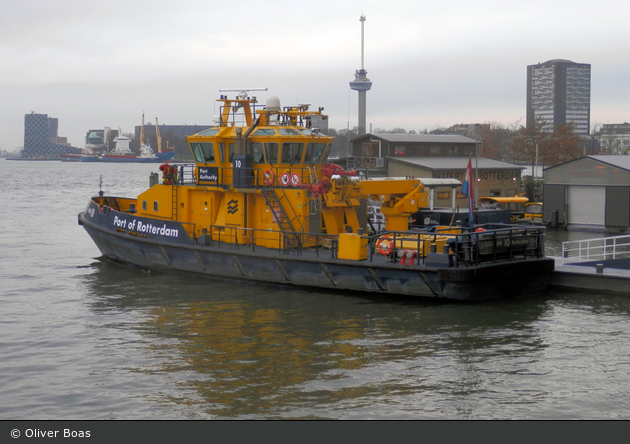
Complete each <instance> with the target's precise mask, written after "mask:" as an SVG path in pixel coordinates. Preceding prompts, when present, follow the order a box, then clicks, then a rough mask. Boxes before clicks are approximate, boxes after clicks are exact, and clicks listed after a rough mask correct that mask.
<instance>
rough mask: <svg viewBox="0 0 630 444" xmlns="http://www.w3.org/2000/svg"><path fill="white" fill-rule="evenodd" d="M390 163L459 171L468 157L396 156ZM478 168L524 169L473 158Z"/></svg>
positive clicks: (490, 160) (499, 162)
mask: <svg viewBox="0 0 630 444" xmlns="http://www.w3.org/2000/svg"><path fill="white" fill-rule="evenodd" d="M387 160H389V161H390V162H392V161H394V162H401V163H407V164H411V165H415V166H419V167H423V168H428V169H430V170H459V169H462V170H463V169H465V168H466V167H467V166H468V157H454V156H396V157H388V158H387ZM477 166H478V167H479V168H481V169H484V170H493V169H494V170H504V169H512V170H513V169H515V168H517V169H521V170H522V169H524V168H525V167H523V166H520V165H514V164H512V163H507V162H501V161H499V160H494V159H487V158H485V157H479V158H473V159H472V167H473V168H476V167H477Z"/></svg>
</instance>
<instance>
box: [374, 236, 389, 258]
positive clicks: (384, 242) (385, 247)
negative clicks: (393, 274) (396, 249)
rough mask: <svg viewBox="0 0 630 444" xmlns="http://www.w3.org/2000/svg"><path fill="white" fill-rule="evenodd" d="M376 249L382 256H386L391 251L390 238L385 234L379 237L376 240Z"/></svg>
mask: <svg viewBox="0 0 630 444" xmlns="http://www.w3.org/2000/svg"><path fill="white" fill-rule="evenodd" d="M376 251H378V252H379V253H381V254H382V255H383V256H388V255H389V254H390V253H391V252H392V239H391V238H390V237H387V236H383V237H380V238H379V239H378V240H377V241H376Z"/></svg>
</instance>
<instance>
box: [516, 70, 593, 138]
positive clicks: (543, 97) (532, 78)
mask: <svg viewBox="0 0 630 444" xmlns="http://www.w3.org/2000/svg"><path fill="white" fill-rule="evenodd" d="M526 115H527V117H526V120H527V122H526V124H527V126H528V127H529V126H531V125H533V124H534V122H536V121H541V122H542V123H543V129H544V130H546V131H554V130H555V128H556V125H567V124H569V123H572V124H573V131H574V132H575V133H576V134H581V135H588V134H589V132H590V123H591V120H590V115H591V65H590V64H587V63H575V62H572V61H570V60H563V59H555V60H549V61H547V62H544V63H538V64H536V65H529V66H528V67H527V114H526Z"/></svg>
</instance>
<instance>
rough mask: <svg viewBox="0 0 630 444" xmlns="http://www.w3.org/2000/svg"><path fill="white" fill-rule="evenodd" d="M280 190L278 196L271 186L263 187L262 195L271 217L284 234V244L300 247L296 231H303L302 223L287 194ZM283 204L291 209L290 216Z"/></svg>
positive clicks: (289, 246) (290, 246) (300, 242)
mask: <svg viewBox="0 0 630 444" xmlns="http://www.w3.org/2000/svg"><path fill="white" fill-rule="evenodd" d="M280 191H281V193H282V196H280V197H278V195H277V194H276V191H275V190H274V189H273V188H271V187H265V188H264V189H263V190H262V195H263V196H264V197H265V200H266V201H267V205H269V208H270V209H271V211H272V214H273V217H274V219H275V220H276V222H277V223H278V226H279V227H280V231H282V233H283V234H284V238H285V246H286V247H287V248H293V247H299V248H301V247H302V241H301V239H300V236H299V234H298V233H296V231H299V232H303V231H304V227H303V226H302V223H301V222H300V220H299V218H298V216H297V214H295V211H294V210H293V207H292V206H291V203H290V202H289V199H288V198H287V195H286V194H285V193H284V191H283V190H280ZM283 203H284V205H283ZM285 206H286V207H288V208H289V209H290V210H291V213H292V215H291V216H292V217H289V214H287V211H286V209H285ZM294 224H296V225H297V228H298V230H295V229H294V226H295V225H294Z"/></svg>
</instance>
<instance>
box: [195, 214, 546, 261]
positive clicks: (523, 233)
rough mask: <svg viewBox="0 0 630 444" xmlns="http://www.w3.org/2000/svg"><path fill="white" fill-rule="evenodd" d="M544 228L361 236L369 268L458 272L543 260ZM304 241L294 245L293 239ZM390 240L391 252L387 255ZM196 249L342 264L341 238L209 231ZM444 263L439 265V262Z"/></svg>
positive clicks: (214, 228) (258, 231)
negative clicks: (305, 257)
mask: <svg viewBox="0 0 630 444" xmlns="http://www.w3.org/2000/svg"><path fill="white" fill-rule="evenodd" d="M544 230H545V229H544V227H523V226H511V225H507V226H506V225H502V224H487V225H485V228H484V229H483V231H474V232H462V233H451V232H445V231H441V230H436V231H433V232H429V231H384V232H380V233H378V234H375V235H362V234H361V235H359V237H360V238H361V240H362V241H363V243H364V248H365V251H364V255H365V257H364V258H363V259H364V260H366V261H367V262H381V263H382V262H390V263H393V264H401V265H407V266H414V265H415V266H431V265H436V266H446V267H460V266H470V265H478V264H481V263H487V262H498V261H511V260H520V259H527V258H540V257H544ZM295 238H298V239H299V240H300V241H299V242H298V243H297V244H296V243H295V242H292V240H293V239H295ZM384 239H387V242H388V245H390V246H391V250H390V251H389V252H388V253H387V254H383V253H382V252H383V247H382V242H383V240H384ZM196 242H197V244H199V245H205V246H211V247H215V248H226V249H233V250H241V251H243V250H247V249H249V250H250V251H252V252H254V251H265V252H267V253H269V252H271V253H272V254H274V253H275V254H278V255H296V256H302V255H304V254H306V252H309V253H308V254H309V255H311V257H312V254H314V255H315V256H316V257H317V258H320V257H321V258H329V259H339V235H331V234H326V233H303V232H293V231H292V232H287V231H275V230H263V229H255V228H240V227H230V226H218V225H211V226H209V227H208V228H204V229H203V230H202V235H201V236H200V237H199V238H198V239H196ZM440 256H441V257H442V258H444V260H436V258H439V257H440Z"/></svg>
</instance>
